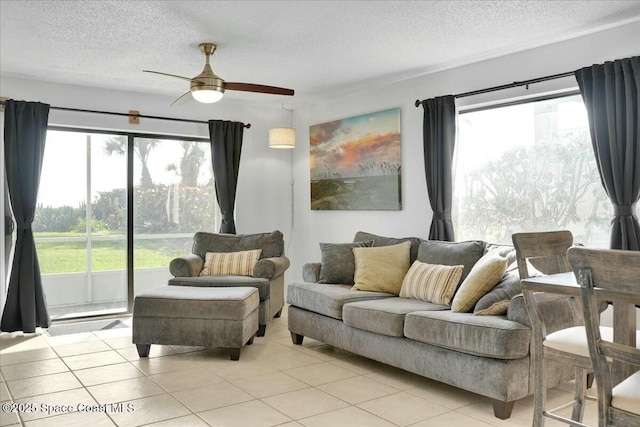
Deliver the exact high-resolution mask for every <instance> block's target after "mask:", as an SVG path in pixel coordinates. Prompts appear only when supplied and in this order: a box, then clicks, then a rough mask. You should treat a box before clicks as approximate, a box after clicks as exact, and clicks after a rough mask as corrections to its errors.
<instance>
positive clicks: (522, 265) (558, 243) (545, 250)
mask: <svg viewBox="0 0 640 427" xmlns="http://www.w3.org/2000/svg"><path fill="white" fill-rule="evenodd" d="M511 239H512V241H513V246H514V247H515V248H516V260H517V262H518V271H519V273H520V277H521V278H523V279H526V278H528V277H531V276H532V275H533V272H532V271H531V269H532V267H533V268H535V269H536V270H538V271H539V272H541V273H544V274H555V273H566V272H568V271H571V266H570V265H569V263H568V261H567V249H569V248H570V247H571V246H572V245H573V235H572V234H571V232H570V231H567V230H561V231H544V232H535V233H514V234H513V235H512V236H511Z"/></svg>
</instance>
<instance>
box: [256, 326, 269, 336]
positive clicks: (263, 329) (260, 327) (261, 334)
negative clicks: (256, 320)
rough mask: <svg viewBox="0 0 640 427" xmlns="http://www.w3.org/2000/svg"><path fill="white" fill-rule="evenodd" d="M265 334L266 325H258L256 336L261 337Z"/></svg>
mask: <svg viewBox="0 0 640 427" xmlns="http://www.w3.org/2000/svg"><path fill="white" fill-rule="evenodd" d="M266 332H267V325H258V336H259V337H263V336H264V334H265V333H266Z"/></svg>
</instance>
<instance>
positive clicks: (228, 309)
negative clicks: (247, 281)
mask: <svg viewBox="0 0 640 427" xmlns="http://www.w3.org/2000/svg"><path fill="white" fill-rule="evenodd" d="M259 301H260V298H259V296H258V289H256V288H252V287H237V288H205V287H188V286H163V287H160V288H155V289H149V290H147V291H144V292H141V293H139V294H138V295H136V297H135V300H134V303H133V343H134V344H135V345H136V347H137V348H138V354H139V355H140V357H147V356H148V355H149V349H150V348H151V344H166V345H192V346H201V347H226V348H228V349H229V356H230V358H231V360H239V359H240V349H241V348H242V346H243V345H245V344H247V345H249V344H252V343H253V337H254V336H255V335H256V332H257V331H258V304H259Z"/></svg>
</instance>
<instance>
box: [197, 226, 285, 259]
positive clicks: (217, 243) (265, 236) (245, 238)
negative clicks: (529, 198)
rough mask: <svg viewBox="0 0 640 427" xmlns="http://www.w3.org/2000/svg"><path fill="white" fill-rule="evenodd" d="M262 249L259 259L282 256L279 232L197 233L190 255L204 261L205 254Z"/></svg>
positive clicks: (282, 240)
mask: <svg viewBox="0 0 640 427" xmlns="http://www.w3.org/2000/svg"><path fill="white" fill-rule="evenodd" d="M252 249H262V253H261V254H260V258H261V259H262V258H273V257H279V256H282V255H283V254H284V239H283V236H282V233H281V232H280V231H277V230H276V231H273V232H271V233H256V234H218V233H205V232H201V231H200V232H197V233H196V234H195V235H194V237H193V248H192V253H194V254H196V255H199V256H200V258H202V259H205V256H206V253H207V252H239V251H248V250H252Z"/></svg>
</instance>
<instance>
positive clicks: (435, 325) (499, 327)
mask: <svg viewBox="0 0 640 427" xmlns="http://www.w3.org/2000/svg"><path fill="white" fill-rule="evenodd" d="M404 335H405V336H406V337H407V338H410V339H412V340H415V341H420V342H423V343H426V344H431V345H434V346H437V347H443V348H447V349H450V350H455V351H459V352H462V353H467V354H473V355H475V356H480V357H489V358H493V359H519V358H521V357H524V356H526V355H527V354H528V353H529V340H530V338H531V330H530V329H529V328H527V327H526V326H523V325H522V324H520V323H517V322H512V321H509V320H507V319H505V318H504V317H502V316H474V315H473V314H471V313H453V312H451V311H417V312H413V313H409V314H407V315H406V316H405V321H404Z"/></svg>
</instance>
